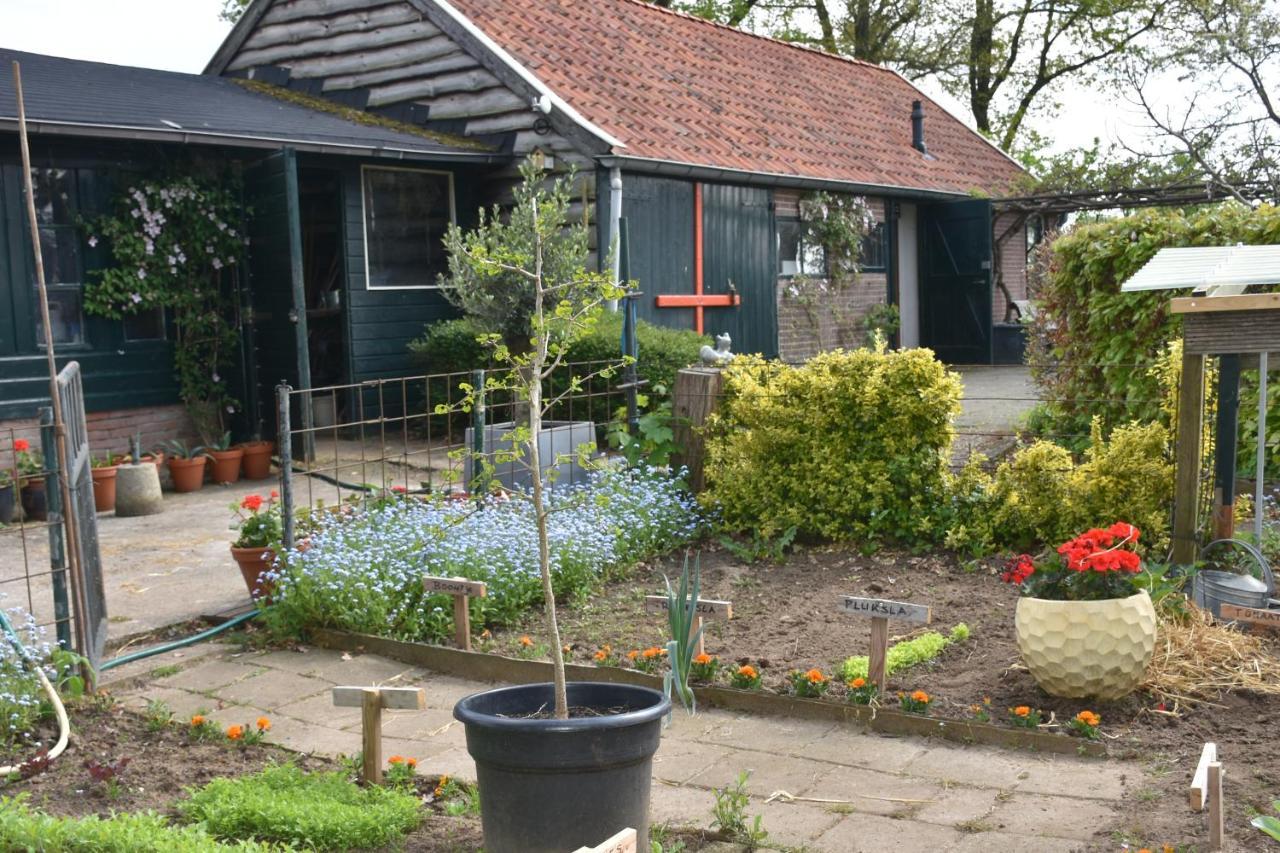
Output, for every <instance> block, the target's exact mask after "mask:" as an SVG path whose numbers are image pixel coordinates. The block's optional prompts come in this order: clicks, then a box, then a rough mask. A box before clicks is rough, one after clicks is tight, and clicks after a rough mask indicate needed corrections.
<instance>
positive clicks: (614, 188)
mask: <svg viewBox="0 0 1280 853" xmlns="http://www.w3.org/2000/svg"><path fill="white" fill-rule="evenodd" d="M621 219H622V169H621V168H620V167H618V166H611V167H610V168H609V241H608V243H607V246H608V251H609V264H610V272H611V273H612V274H613V283H614V284H618V283H620V282H621V280H622V252H621V247H620V246H619V245H618V242H619V241H618V235H619V234H620V233H621V228H620V226H619V224H618V223H619V221H620V220H621ZM608 307H609V310H610V311H617V310H618V300H616V299H610V300H609V303H608Z"/></svg>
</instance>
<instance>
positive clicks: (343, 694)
mask: <svg viewBox="0 0 1280 853" xmlns="http://www.w3.org/2000/svg"><path fill="white" fill-rule="evenodd" d="M333 704H334V707H336V708H359V709H360V742H361V747H360V748H361V756H360V757H361V765H360V777H361V778H362V779H363V780H364V781H365V783H366V784H369V785H377V784H378V783H380V782H381V781H382V710H383V709H384V708H387V709H391V710H399V711H421V710H423V709H424V708H426V707H427V693H426V691H425V690H423V689H422V688H421V687H335V688H333Z"/></svg>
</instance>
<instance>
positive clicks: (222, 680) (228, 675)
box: [163, 659, 266, 693]
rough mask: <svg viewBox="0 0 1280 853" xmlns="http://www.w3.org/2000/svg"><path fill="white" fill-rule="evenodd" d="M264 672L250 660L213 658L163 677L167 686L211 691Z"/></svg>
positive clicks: (205, 691) (201, 691)
mask: <svg viewBox="0 0 1280 853" xmlns="http://www.w3.org/2000/svg"><path fill="white" fill-rule="evenodd" d="M263 672H266V670H265V669H263V668H262V667H260V666H255V665H253V664H252V663H248V662H241V661H238V660H226V659H224V660H211V661H208V662H206V663H201V664H198V665H197V666H193V667H191V668H190V669H185V670H183V671H182V672H179V673H178V674H177V675H172V676H170V677H168V678H165V679H163V681H164V686H166V687H181V688H183V689H184V690H194V691H196V692H200V693H209V692H213V691H216V690H218V689H219V688H222V687H226V686H227V685H230V684H234V683H235V682H237V681H243V680H244V679H246V678H253V677H254V676H255V675H258V674H260V673H263Z"/></svg>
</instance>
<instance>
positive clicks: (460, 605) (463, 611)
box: [422, 575, 489, 652]
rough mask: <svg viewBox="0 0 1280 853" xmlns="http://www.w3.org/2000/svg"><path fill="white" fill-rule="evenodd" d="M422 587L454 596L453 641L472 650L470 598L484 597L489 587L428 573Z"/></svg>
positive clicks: (475, 582)
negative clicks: (433, 575)
mask: <svg viewBox="0 0 1280 853" xmlns="http://www.w3.org/2000/svg"><path fill="white" fill-rule="evenodd" d="M422 588H423V589H424V590H426V591H427V592H428V593H431V594H436V595H452V596H453V641H454V643H455V644H456V645H457V646H458V648H460V649H462V650H463V651H464V652H469V651H471V608H470V606H469V601H468V599H470V598H484V597H485V596H487V595H488V594H489V590H488V587H486V586H485V585H484V583H482V582H481V581H469V580H467V579H466V578H437V577H432V576H430V575H427V576H425V577H423V579H422Z"/></svg>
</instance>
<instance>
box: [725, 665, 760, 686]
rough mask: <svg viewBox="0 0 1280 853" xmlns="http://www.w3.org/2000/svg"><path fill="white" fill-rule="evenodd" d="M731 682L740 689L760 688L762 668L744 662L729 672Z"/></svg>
mask: <svg viewBox="0 0 1280 853" xmlns="http://www.w3.org/2000/svg"><path fill="white" fill-rule="evenodd" d="M729 683H730V684H731V685H733V686H734V687H736V688H738V689H739V690H759V689H760V670H758V669H756V668H755V667H754V666H752V665H751V664H749V663H744V664H742V665H741V666H739V667H738V668H737V669H735V670H734V671H733V672H732V673H730V674H729Z"/></svg>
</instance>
